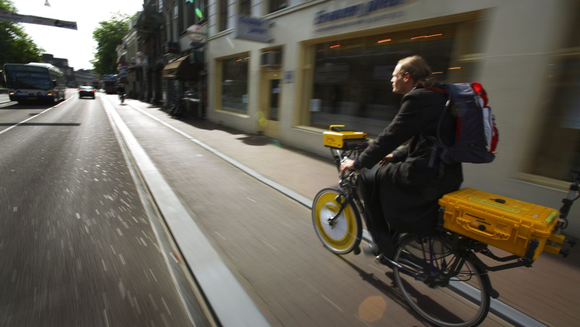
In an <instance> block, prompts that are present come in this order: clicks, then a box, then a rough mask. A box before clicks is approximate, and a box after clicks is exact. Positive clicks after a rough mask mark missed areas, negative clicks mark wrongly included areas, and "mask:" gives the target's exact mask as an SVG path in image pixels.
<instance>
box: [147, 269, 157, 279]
mask: <svg viewBox="0 0 580 327" xmlns="http://www.w3.org/2000/svg"><path fill="white" fill-rule="evenodd" d="M149 271H150V272H151V276H153V279H155V281H156V282H157V277H155V274H154V273H153V270H151V268H149Z"/></svg>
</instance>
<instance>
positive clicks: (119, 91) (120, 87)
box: [117, 84, 125, 102]
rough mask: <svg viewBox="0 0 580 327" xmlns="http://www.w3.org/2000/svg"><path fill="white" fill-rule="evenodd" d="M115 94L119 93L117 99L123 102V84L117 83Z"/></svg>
mask: <svg viewBox="0 0 580 327" xmlns="http://www.w3.org/2000/svg"><path fill="white" fill-rule="evenodd" d="M117 94H119V99H120V100H121V102H123V101H124V100H125V99H124V97H125V86H124V85H123V84H119V85H118V86H117Z"/></svg>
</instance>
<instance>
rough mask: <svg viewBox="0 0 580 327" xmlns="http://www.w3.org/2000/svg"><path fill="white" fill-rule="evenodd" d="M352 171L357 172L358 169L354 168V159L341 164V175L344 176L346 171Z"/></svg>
mask: <svg viewBox="0 0 580 327" xmlns="http://www.w3.org/2000/svg"><path fill="white" fill-rule="evenodd" d="M347 170H348V171H351V170H356V168H355V167H354V160H352V159H345V160H344V161H343V162H342V163H341V164H340V174H341V175H342V176H344V173H345V172H346V171H347Z"/></svg>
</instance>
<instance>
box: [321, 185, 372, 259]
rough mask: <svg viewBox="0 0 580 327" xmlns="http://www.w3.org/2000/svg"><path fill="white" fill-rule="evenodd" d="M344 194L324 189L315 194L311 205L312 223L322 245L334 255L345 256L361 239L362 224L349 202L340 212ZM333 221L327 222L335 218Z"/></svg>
mask: <svg viewBox="0 0 580 327" xmlns="http://www.w3.org/2000/svg"><path fill="white" fill-rule="evenodd" d="M343 201H346V196H345V195H344V193H343V192H342V191H340V190H338V189H334V188H325V189H323V190H321V191H320V192H318V194H316V197H315V198H314V202H313V203H312V223H313V225H314V229H315V230H316V234H317V235H318V238H319V239H320V241H322V244H324V246H325V247H326V248H327V249H328V250H330V251H331V252H333V253H335V254H347V253H349V252H351V251H352V250H354V249H355V248H356V247H357V246H358V245H359V244H360V240H361V237H362V223H361V220H360V216H359V213H358V211H357V210H356V207H355V206H354V204H353V203H352V201H349V202H348V203H346V204H345V206H344V208H343V209H342V211H340V208H341V205H342V203H343ZM339 212H340V214H339V215H338V216H337V217H336V219H335V220H334V221H329V219H330V218H332V217H335V216H336V215H337V214H338V213H339Z"/></svg>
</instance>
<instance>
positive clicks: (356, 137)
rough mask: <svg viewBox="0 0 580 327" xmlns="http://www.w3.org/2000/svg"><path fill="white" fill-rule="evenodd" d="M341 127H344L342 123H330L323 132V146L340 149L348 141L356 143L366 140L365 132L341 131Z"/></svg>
mask: <svg viewBox="0 0 580 327" xmlns="http://www.w3.org/2000/svg"><path fill="white" fill-rule="evenodd" d="M341 127H344V125H330V129H329V130H328V131H326V132H324V133H323V144H324V146H327V147H330V148H337V149H342V148H344V147H345V145H346V144H348V143H349V142H353V143H357V142H362V141H364V140H366V137H367V133H365V132H355V131H341V130H340V128H341Z"/></svg>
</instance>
